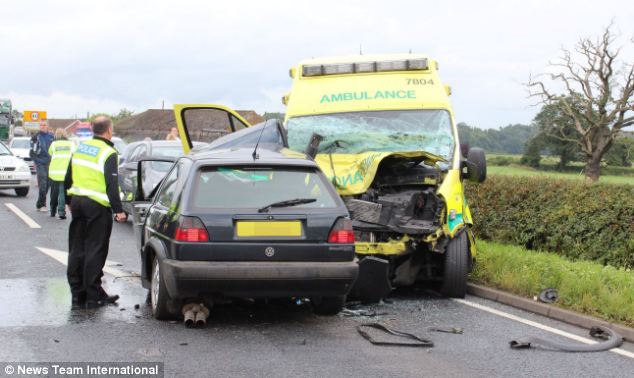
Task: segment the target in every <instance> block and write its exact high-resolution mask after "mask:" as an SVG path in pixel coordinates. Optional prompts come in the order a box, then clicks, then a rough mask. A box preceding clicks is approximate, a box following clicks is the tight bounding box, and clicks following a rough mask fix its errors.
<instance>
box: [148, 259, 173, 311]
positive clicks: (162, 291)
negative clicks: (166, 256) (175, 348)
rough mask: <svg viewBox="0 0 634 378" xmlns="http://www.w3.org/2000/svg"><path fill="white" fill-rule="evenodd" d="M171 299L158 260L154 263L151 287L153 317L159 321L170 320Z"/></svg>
mask: <svg viewBox="0 0 634 378" xmlns="http://www.w3.org/2000/svg"><path fill="white" fill-rule="evenodd" d="M168 302H169V297H168V294H167V288H166V287H165V282H164V279H163V275H162V273H161V264H160V262H159V259H158V258H155V259H154V261H153V262H152V284H151V286H150V305H151V308H152V315H154V318H156V319H158V320H165V319H169V318H170V316H171V314H170V312H169V311H168Z"/></svg>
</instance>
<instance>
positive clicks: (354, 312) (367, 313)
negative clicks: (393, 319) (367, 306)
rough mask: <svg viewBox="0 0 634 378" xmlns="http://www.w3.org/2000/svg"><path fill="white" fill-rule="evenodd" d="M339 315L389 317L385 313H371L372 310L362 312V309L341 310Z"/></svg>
mask: <svg viewBox="0 0 634 378" xmlns="http://www.w3.org/2000/svg"><path fill="white" fill-rule="evenodd" d="M341 313H342V314H343V316H347V317H350V316H382V315H389V314H388V313H387V312H377V311H373V310H363V309H359V310H351V309H349V308H344V309H343V310H341Z"/></svg>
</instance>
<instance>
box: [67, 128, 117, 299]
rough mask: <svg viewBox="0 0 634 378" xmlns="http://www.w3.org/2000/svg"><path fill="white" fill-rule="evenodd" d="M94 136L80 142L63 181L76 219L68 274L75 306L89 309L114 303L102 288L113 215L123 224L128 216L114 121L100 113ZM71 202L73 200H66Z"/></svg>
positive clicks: (71, 233) (69, 242) (69, 241)
mask: <svg viewBox="0 0 634 378" xmlns="http://www.w3.org/2000/svg"><path fill="white" fill-rule="evenodd" d="M92 131H93V133H94V137H93V139H91V140H86V141H83V142H81V143H80V144H79V146H78V147H77V149H76V150H75V152H74V153H73V156H72V157H71V161H70V164H69V165H68V171H67V172H66V177H65V180H64V185H65V188H67V190H68V192H67V194H68V196H69V197H70V209H71V213H72V216H73V219H72V221H71V223H70V229H69V233H68V244H69V253H68V268H67V270H66V276H67V278H68V284H69V286H70V291H71V295H72V304H73V305H74V306H77V305H85V307H86V308H95V307H100V306H104V305H106V304H108V303H115V302H116V301H117V299H119V296H118V295H109V294H108V293H106V291H105V290H104V289H103V287H102V286H101V277H103V267H104V265H105V263H106V258H107V257H108V247H109V244H110V234H111V233H112V218H113V215H114V220H116V221H117V222H125V220H126V219H127V215H126V213H125V212H123V208H122V207H121V198H120V197H119V177H118V165H119V157H118V155H117V150H115V148H114V144H113V143H112V141H111V139H112V120H111V119H110V118H108V117H105V116H100V117H97V118H95V120H94V121H92ZM67 202H69V201H68V200H67Z"/></svg>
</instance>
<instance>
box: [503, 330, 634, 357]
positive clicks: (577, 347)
mask: <svg viewBox="0 0 634 378" xmlns="http://www.w3.org/2000/svg"><path fill="white" fill-rule="evenodd" d="M590 336H592V337H593V338H595V339H601V340H605V341H603V342H600V343H596V344H590V345H586V344H568V343H558V342H555V341H551V340H546V339H542V338H541V337H523V338H521V339H517V340H512V341H510V342H509V344H510V346H511V349H528V348H530V347H531V346H532V345H533V344H537V345H540V346H543V347H547V348H550V349H555V350H560V351H563V352H602V351H605V350H610V349H612V348H618V347H620V346H621V344H623V336H621V335H619V334H618V333H616V332H614V331H613V330H611V329H609V328H606V327H601V326H598V327H592V328H591V329H590Z"/></svg>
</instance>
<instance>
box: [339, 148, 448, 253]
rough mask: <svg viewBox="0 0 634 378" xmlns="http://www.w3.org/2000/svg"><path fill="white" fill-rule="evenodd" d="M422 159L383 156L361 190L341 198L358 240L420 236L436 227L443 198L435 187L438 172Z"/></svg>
mask: <svg viewBox="0 0 634 378" xmlns="http://www.w3.org/2000/svg"><path fill="white" fill-rule="evenodd" d="M422 160H423V159H422V158H388V159H385V160H384V161H383V162H381V165H380V166H379V170H378V171H377V174H376V176H375V178H374V182H373V183H372V185H371V186H370V188H369V189H368V190H367V191H366V192H365V193H363V194H361V195H359V196H355V197H345V198H344V201H345V202H346V206H347V207H348V211H350V214H351V217H352V220H353V227H354V229H355V231H357V232H358V233H359V236H360V238H359V240H363V241H372V242H380V241H384V240H381V239H384V237H389V236H390V234H392V233H396V234H407V235H410V236H423V235H428V234H431V233H433V232H435V231H436V230H437V229H438V227H440V225H441V218H440V217H441V214H442V213H443V210H444V202H443V201H442V199H441V198H439V197H438V196H437V195H436V190H437V185H438V183H439V181H440V176H441V172H440V169H439V168H438V167H437V166H429V165H426V164H425V163H424V162H423V161H422ZM381 235H383V236H384V237H381Z"/></svg>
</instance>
